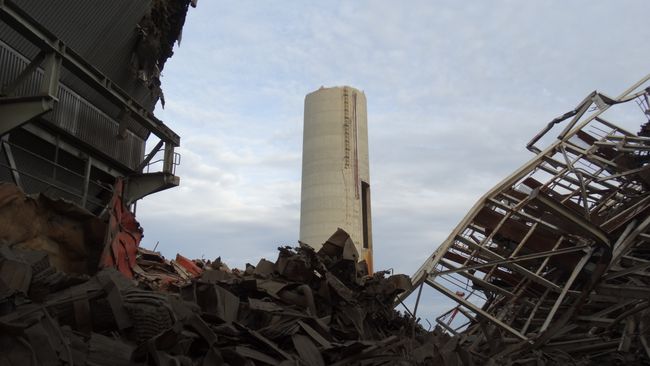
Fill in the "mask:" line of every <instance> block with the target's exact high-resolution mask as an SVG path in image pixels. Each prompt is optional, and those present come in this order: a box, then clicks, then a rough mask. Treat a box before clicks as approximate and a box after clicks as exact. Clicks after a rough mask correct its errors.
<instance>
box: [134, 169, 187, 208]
mask: <svg viewBox="0 0 650 366" xmlns="http://www.w3.org/2000/svg"><path fill="white" fill-rule="evenodd" d="M179 184H180V178H179V177H177V176H175V175H173V174H169V173H163V172H157V173H145V174H136V175H132V176H129V177H127V178H126V180H125V189H124V194H123V196H122V197H123V199H124V203H125V204H126V205H127V206H128V205H130V204H132V203H133V202H135V201H137V200H139V199H141V198H143V197H145V196H147V195H150V194H152V193H156V192H160V191H162V190H165V189H169V188H172V187H177V186H178V185H179Z"/></svg>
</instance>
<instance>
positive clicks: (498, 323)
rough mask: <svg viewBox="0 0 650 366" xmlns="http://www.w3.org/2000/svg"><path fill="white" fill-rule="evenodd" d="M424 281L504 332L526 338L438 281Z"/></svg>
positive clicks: (525, 339) (522, 338)
mask: <svg viewBox="0 0 650 366" xmlns="http://www.w3.org/2000/svg"><path fill="white" fill-rule="evenodd" d="M424 282H425V283H426V284H427V285H429V286H431V287H433V288H435V289H436V290H438V291H440V292H441V293H442V294H443V295H445V296H447V297H449V298H450V299H452V300H454V301H456V302H458V303H459V304H461V305H463V306H465V307H466V308H468V309H470V310H471V311H472V312H474V313H475V314H477V315H479V316H480V317H482V318H484V319H485V320H487V321H489V322H491V323H493V324H495V325H496V326H498V327H499V328H501V329H503V330H505V331H506V332H508V333H510V334H512V335H514V336H515V337H517V338H519V339H521V340H524V341H527V340H528V338H527V337H526V336H524V335H523V334H521V333H519V332H518V331H517V330H516V329H514V328H512V327H511V326H509V325H508V324H506V323H504V322H502V321H501V320H499V319H497V318H496V317H494V316H492V315H491V314H489V313H488V312H486V311H484V310H483V309H481V308H480V307H478V306H476V305H475V304H473V303H471V302H469V301H467V300H465V299H464V298H462V297H460V296H457V295H456V294H454V293H453V292H451V291H450V290H449V289H447V288H446V287H444V286H441V285H439V284H438V283H436V282H435V281H431V280H429V279H426V280H424Z"/></svg>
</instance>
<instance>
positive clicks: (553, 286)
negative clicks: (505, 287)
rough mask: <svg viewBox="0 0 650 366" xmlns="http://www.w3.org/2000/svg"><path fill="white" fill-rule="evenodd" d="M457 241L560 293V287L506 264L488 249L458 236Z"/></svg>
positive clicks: (513, 265)
mask: <svg viewBox="0 0 650 366" xmlns="http://www.w3.org/2000/svg"><path fill="white" fill-rule="evenodd" d="M457 239H458V240H459V241H461V242H463V243H464V244H467V245H469V246H471V247H474V248H477V249H479V250H480V251H482V252H483V253H485V254H487V255H488V256H489V257H492V258H494V259H496V260H500V261H504V263H503V266H504V267H507V268H510V269H511V270H512V271H515V272H517V273H519V274H521V275H522V276H524V277H526V278H528V279H529V280H531V281H533V282H536V283H538V284H540V285H542V286H545V287H548V288H550V289H552V290H555V291H557V292H560V291H562V288H561V287H560V286H558V285H556V284H554V283H553V282H551V281H549V280H547V279H546V278H544V277H542V276H539V275H537V274H535V273H534V272H531V271H529V270H528V269H526V268H524V267H522V266H520V265H518V264H516V263H508V262H507V259H506V258H504V257H503V256H501V255H499V254H497V253H495V252H493V251H491V250H490V249H488V248H486V247H482V246H480V245H478V244H476V243H474V242H472V241H471V240H467V239H465V238H463V237H462V236H459V237H458V238H457Z"/></svg>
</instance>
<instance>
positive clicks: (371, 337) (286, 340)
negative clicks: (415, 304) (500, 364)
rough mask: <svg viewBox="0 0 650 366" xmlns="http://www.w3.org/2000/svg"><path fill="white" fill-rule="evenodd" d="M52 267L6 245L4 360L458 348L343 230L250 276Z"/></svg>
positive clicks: (354, 358)
mask: <svg viewBox="0 0 650 366" xmlns="http://www.w3.org/2000/svg"><path fill="white" fill-rule="evenodd" d="M0 212H1V211H0ZM50 259H51V257H50V254H49V253H47V252H45V251H42V250H32V249H28V248H22V249H21V248H18V247H16V246H12V245H0V329H1V331H0V344H2V345H3V346H2V348H3V349H4V350H9V352H3V353H2V354H0V364H3V365H5V364H7V365H57V364H74V365H144V364H147V365H356V364H359V365H360V364H363V365H388V364H406V365H415V364H421V365H424V364H432V363H433V362H436V361H437V359H436V357H439V356H438V354H437V350H438V348H442V347H444V346H445V344H447V343H448V342H449V337H446V336H444V335H441V334H433V333H427V332H425V331H423V330H422V329H420V328H416V329H414V328H413V323H412V320H410V319H409V318H406V317H404V316H402V315H401V314H399V313H397V312H395V311H394V310H393V309H392V304H393V302H394V300H395V296H396V295H397V294H398V293H400V292H402V291H404V290H407V289H408V288H409V287H410V285H411V283H410V279H409V278H408V277H407V276H405V275H392V276H388V274H387V273H386V272H378V273H375V274H373V275H368V274H367V273H366V268H365V265H364V263H363V262H361V263H357V253H356V250H355V249H354V244H353V243H352V241H351V239H350V238H349V236H348V235H347V233H345V232H344V231H342V230H339V231H337V232H336V233H335V234H334V235H332V237H331V238H330V239H329V240H328V241H327V242H326V243H325V244H324V245H323V247H322V248H321V249H320V250H319V251H314V250H313V249H312V248H310V247H308V246H305V245H301V246H300V247H297V248H290V247H281V248H279V254H278V258H277V260H276V261H275V262H271V261H268V260H266V259H262V260H260V261H259V263H258V264H257V265H256V266H253V265H247V267H246V269H244V270H236V269H233V270H230V269H229V268H228V267H227V266H226V265H225V264H224V263H222V262H221V261H220V260H219V259H217V260H215V261H204V260H200V261H192V260H188V259H187V258H184V257H183V256H180V255H178V256H177V257H176V259H175V260H171V261H170V260H166V259H165V258H163V257H162V256H161V255H160V254H159V253H156V252H153V251H149V250H146V249H143V248H138V250H137V257H136V261H135V265H134V266H133V268H132V269H131V270H132V273H133V278H132V279H129V278H128V276H127V275H125V274H124V273H122V272H120V270H118V269H116V268H117V267H115V268H104V269H102V270H100V271H98V272H96V273H94V274H93V275H92V276H90V275H86V274H69V273H65V272H63V271H61V270H60V269H57V267H55V266H53V265H52V264H51V260H50ZM434 344H440V345H441V346H440V347H438V348H436V347H434ZM448 354H449V355H452V356H453V357H457V356H456V353H455V351H453V352H448Z"/></svg>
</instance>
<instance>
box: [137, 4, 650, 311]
mask: <svg viewBox="0 0 650 366" xmlns="http://www.w3.org/2000/svg"><path fill="white" fill-rule="evenodd" d="M649 13H650V2H648V1H647V0H639V1H627V0H622V1H617V2H610V1H593V0H592V1H551V0H549V1H538V2H528V1H489V2H488V1H463V2H460V1H444V0H443V1H435V2H433V1H382V0H378V1H369V0H368V1H323V2H311V1H298V0H295V1H282V2H280V1H252V0H237V1H235V0H230V1H225V0H224V1H209V0H202V1H199V3H198V6H197V8H195V9H190V11H189V13H188V16H187V20H186V23H185V27H184V29H183V36H182V42H181V44H180V46H177V47H176V48H175V51H174V56H173V57H172V58H171V59H170V60H169V61H168V62H167V64H166V66H165V68H164V70H163V77H162V83H163V90H164V93H165V100H166V104H165V108H164V109H162V108H160V106H159V107H158V108H157V109H156V115H157V116H158V117H159V118H160V119H162V120H163V121H165V123H166V124H167V125H169V126H170V127H171V128H172V129H173V130H174V131H175V132H177V133H178V134H179V135H180V136H181V147H180V148H178V149H177V152H179V153H180V154H181V165H180V166H178V167H177V170H176V173H177V175H179V176H180V177H181V185H180V186H179V187H177V188H174V189H170V190H167V191H164V192H161V193H157V194H155V195H152V196H150V197H147V198H145V199H143V200H141V201H140V202H139V203H138V207H137V217H138V220H139V221H140V223H141V224H142V226H143V227H144V232H145V238H144V240H143V243H142V245H143V246H145V247H148V248H153V247H154V246H155V245H156V244H157V250H159V251H161V252H162V253H163V254H164V255H165V256H167V257H169V258H173V256H175V254H176V253H177V252H179V253H182V254H183V255H185V256H186V257H191V258H206V259H213V258H216V257H219V256H220V257H221V258H222V259H223V260H224V261H225V262H226V263H228V264H229V265H230V266H231V267H239V268H242V267H243V266H244V265H245V263H247V262H250V263H252V264H256V263H257V262H258V261H259V259H260V258H268V259H271V260H274V259H275V258H276V257H277V250H276V248H277V247H278V246H281V245H296V244H297V240H298V231H299V216H300V175H301V150H302V123H303V107H304V97H305V95H306V94H307V93H309V92H312V91H314V90H316V89H318V88H319V87H321V86H326V87H328V86H339V85H350V86H353V87H355V88H358V89H361V90H363V91H364V92H365V94H366V97H367V101H368V106H367V108H368V129H369V149H370V184H371V187H372V215H373V218H372V219H373V223H372V227H373V244H374V255H375V269H376V270H380V269H390V270H392V271H394V272H395V273H405V274H412V273H413V272H414V271H415V270H417V268H418V267H419V266H420V265H421V264H422V263H423V262H424V260H425V259H426V258H427V257H428V256H429V255H430V254H431V253H432V252H433V251H434V250H435V249H436V248H437V246H438V245H439V244H440V243H441V242H442V241H443V240H444V239H445V238H446V237H447V235H448V234H449V233H450V232H451V231H452V229H453V228H454V227H455V226H456V224H457V223H458V222H459V221H460V220H461V218H462V217H463V216H464V215H465V214H466V213H467V211H468V210H469V208H470V207H471V206H472V205H473V204H474V202H475V201H476V200H477V199H478V198H479V197H480V196H481V195H482V194H483V193H485V192H486V191H487V190H489V189H490V188H491V187H493V186H494V185H496V184H497V183H498V182H499V181H500V180H501V179H503V178H504V177H505V176H506V175H508V174H509V173H510V172H512V171H514V170H515V169H516V168H517V167H519V166H520V165H522V164H523V163H524V162H525V161H527V160H528V159H530V158H532V157H533V156H532V153H530V152H528V151H527V150H526V149H525V145H526V143H527V142H528V141H529V140H530V139H531V138H532V136H534V135H535V134H536V133H537V132H538V131H539V130H541V129H542V128H543V127H544V126H545V125H546V123H548V122H549V121H550V120H551V119H553V118H554V117H556V116H558V115H561V114H563V113H565V112H567V111H569V110H571V109H573V108H574V107H575V106H576V105H577V104H578V103H579V102H580V101H581V100H582V99H583V98H584V97H585V96H586V95H587V94H588V93H589V92H591V91H593V90H599V91H601V92H604V93H605V94H608V95H612V96H616V95H618V94H619V93H620V92H622V91H623V90H624V89H626V88H627V87H628V86H629V85H631V84H632V83H634V82H635V81H637V80H638V79H640V78H642V77H643V76H644V75H645V74H646V73H648V72H650V69H649V68H648V60H650V48H649V47H648V45H647V42H648V40H649V39H650V27H648V26H647V14H649ZM156 142H157V141H155V139H151V141H150V145H153V144H155V143H156ZM423 296H424V298H426V299H429V301H425V302H423V304H422V305H420V306H421V310H420V311H422V314H426V315H427V316H428V317H429V318H430V317H431V316H433V315H434V314H438V313H440V312H442V311H444V310H447V309H448V308H449V307H450V302H449V301H447V300H444V299H442V298H441V296H440V295H437V294H435V293H432V291H429V290H427V292H425V293H424V294H423Z"/></svg>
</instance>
